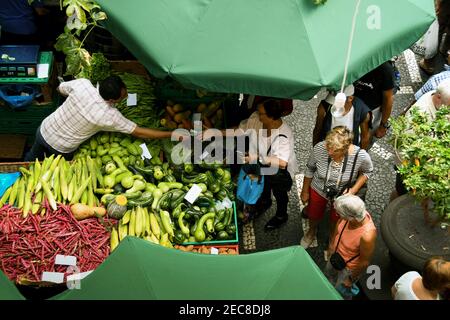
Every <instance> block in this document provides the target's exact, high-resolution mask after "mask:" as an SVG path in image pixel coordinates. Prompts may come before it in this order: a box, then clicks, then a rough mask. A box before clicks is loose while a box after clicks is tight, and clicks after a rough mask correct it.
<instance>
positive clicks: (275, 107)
mask: <svg viewBox="0 0 450 320" xmlns="http://www.w3.org/2000/svg"><path fill="white" fill-rule="evenodd" d="M257 110H258V114H259V121H261V122H262V123H263V124H265V125H267V124H269V123H272V122H274V121H277V120H279V119H280V118H281V114H282V113H283V108H282V107H281V103H280V100H277V99H267V100H263V101H261V102H260V103H259V104H258V109H257Z"/></svg>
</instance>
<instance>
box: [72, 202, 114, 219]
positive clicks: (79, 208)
mask: <svg viewBox="0 0 450 320" xmlns="http://www.w3.org/2000/svg"><path fill="white" fill-rule="evenodd" d="M70 209H71V210H72V213H73V216H74V217H75V219H77V220H83V219H86V218H92V217H95V216H97V215H99V216H102V217H103V216H104V215H105V214H106V209H105V208H103V207H90V206H88V205H85V204H82V203H75V204H73V205H72V206H71V207H70Z"/></svg>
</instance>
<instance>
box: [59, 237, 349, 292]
mask: <svg viewBox="0 0 450 320" xmlns="http://www.w3.org/2000/svg"><path fill="white" fill-rule="evenodd" d="M80 287H81V288H80V289H79V290H67V291H65V292H63V293H61V294H60V295H58V296H56V297H54V299H58V300H70V299H152V300H153V299H157V300H160V299H165V300H191V299H192V300H197V299H200V300H207V299H209V300H222V299H226V300H242V299H246V300H253V299H256V300H260V299H269V300H277V299H280V300H281V299H282V300H288V299H315V300H316V299H325V300H336V299H340V295H339V294H338V293H337V291H336V290H335V289H334V288H333V286H331V284H330V283H329V282H328V280H327V279H326V278H325V276H324V275H323V274H322V272H321V271H320V269H319V268H318V267H317V265H316V264H315V263H314V261H312V259H311V258H310V256H309V254H308V253H307V252H306V251H305V250H304V249H303V248H302V247H299V246H296V247H288V248H284V249H278V250H272V251H266V252H259V253H254V254H248V255H238V256H232V255H229V256H225V255H204V254H197V253H190V252H182V251H178V250H174V249H167V248H165V247H162V246H159V245H155V244H152V243H150V242H148V241H145V240H141V239H138V238H134V237H127V238H125V239H124V240H123V241H122V242H121V243H120V245H119V246H118V247H117V248H116V250H114V252H113V253H112V254H111V255H110V256H109V257H108V258H107V259H106V260H105V261H104V262H103V264H101V265H100V266H99V267H98V268H97V269H96V270H95V271H94V272H93V273H92V274H90V275H89V276H87V277H86V278H85V279H83V280H82V281H81V284H80Z"/></svg>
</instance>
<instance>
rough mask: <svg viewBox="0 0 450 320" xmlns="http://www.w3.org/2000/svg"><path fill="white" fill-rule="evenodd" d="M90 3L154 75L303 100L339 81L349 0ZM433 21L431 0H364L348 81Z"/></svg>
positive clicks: (193, 84)
mask: <svg viewBox="0 0 450 320" xmlns="http://www.w3.org/2000/svg"><path fill="white" fill-rule="evenodd" d="M97 2H98V3H99V4H100V5H101V7H102V9H103V10H104V11H105V12H106V13H107V15H108V19H107V21H106V24H105V25H106V27H107V29H108V30H110V31H111V32H112V34H113V35H114V36H116V37H117V38H118V39H119V40H120V41H121V42H122V43H123V44H124V45H126V46H127V48H128V49H129V50H130V51H131V52H132V53H133V54H134V55H135V56H136V58H137V59H138V60H140V61H141V62H142V63H143V64H144V65H145V67H146V68H147V69H148V70H149V71H150V72H151V73H152V74H153V75H155V76H157V77H161V78H162V77H165V76H167V75H169V76H171V77H173V78H174V79H176V80H177V81H179V82H180V83H182V84H184V85H185V86H187V87H201V88H205V89H207V90H209V91H212V92H235V93H237V92H243V93H252V94H259V95H266V96H274V97H286V98H300V99H308V98H311V97H312V96H313V95H314V94H315V93H316V92H317V91H318V90H319V89H320V88H321V87H323V86H326V87H333V88H339V87H340V84H341V81H342V78H343V70H344V64H345V58H346V54H347V45H348V40H349V37H350V29H351V24H352V17H353V13H354V8H355V3H356V1H354V0H332V1H328V2H327V3H326V4H325V5H323V6H316V5H314V4H312V2H313V1H312V0H215V1H214V0H180V1H179V0H176V1H174V0H151V1H148V0H130V1H123V0H98V1H97ZM434 19H435V13H434V5H433V1H431V0H428V1H424V0H395V1H394V0H377V1H372V0H362V3H361V7H360V10H359V15H358V19H357V22H356V32H355V36H354V43H353V50H352V53H351V60H350V65H349V77H348V78H347V83H351V82H353V81H354V80H356V79H358V78H359V77H361V76H362V75H364V74H365V73H367V72H368V71H370V70H372V69H374V68H375V67H376V66H378V65H380V64H381V63H383V62H384V61H387V60H389V59H390V58H391V57H393V56H394V55H397V54H400V53H401V52H402V51H404V50H405V49H406V48H408V47H409V46H411V45H412V44H413V43H414V42H415V41H417V40H418V39H419V38H420V36H422V35H423V34H424V33H425V31H426V30H427V28H428V26H429V25H430V24H431V23H432V21H433V20H434ZM378 27H379V28H378Z"/></svg>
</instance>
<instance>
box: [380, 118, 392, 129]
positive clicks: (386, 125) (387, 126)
mask: <svg viewBox="0 0 450 320" xmlns="http://www.w3.org/2000/svg"><path fill="white" fill-rule="evenodd" d="M381 126H382V127H383V128H385V129H389V128H390V127H391V123H390V122H389V120H388V121H386V123H381Z"/></svg>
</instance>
